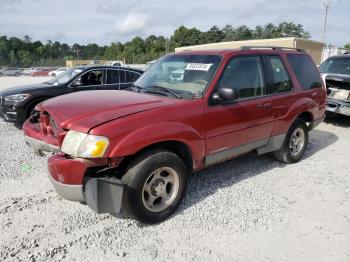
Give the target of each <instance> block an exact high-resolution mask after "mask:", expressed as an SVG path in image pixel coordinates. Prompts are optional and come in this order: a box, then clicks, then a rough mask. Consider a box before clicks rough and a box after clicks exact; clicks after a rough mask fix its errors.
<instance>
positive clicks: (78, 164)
mask: <svg viewBox="0 0 350 262" xmlns="http://www.w3.org/2000/svg"><path fill="white" fill-rule="evenodd" d="M101 161H102V162H100V163H98V162H94V161H92V160H86V159H74V158H68V157H66V156H64V155H60V154H56V155H53V156H52V157H50V158H49V159H48V170H49V177H50V180H51V182H52V184H53V186H54V188H55V190H56V192H57V193H58V194H59V195H60V196H62V197H63V198H65V199H67V200H70V201H78V202H85V203H87V205H88V206H89V207H90V208H91V209H92V210H93V211H95V212H97V213H119V212H120V210H121V206H122V198H123V191H124V184H123V183H122V182H121V181H120V180H119V179H116V178H114V177H111V176H107V175H103V174H102V175H101V176H99V175H97V173H98V171H96V170H106V169H107V170H108V167H106V165H107V163H105V162H104V160H101ZM90 168H91V169H90ZM89 171H90V172H89ZM91 171H92V172H91Z"/></svg>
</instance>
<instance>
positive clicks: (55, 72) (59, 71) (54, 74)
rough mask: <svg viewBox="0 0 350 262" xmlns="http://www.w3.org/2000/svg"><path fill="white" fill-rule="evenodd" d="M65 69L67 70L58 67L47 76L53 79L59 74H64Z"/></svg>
mask: <svg viewBox="0 0 350 262" xmlns="http://www.w3.org/2000/svg"><path fill="white" fill-rule="evenodd" d="M67 69H68V68H67V67H60V68H57V69H55V70H52V71H50V72H49V76H53V77H55V76H58V75H59V74H61V73H63V72H65V71H67Z"/></svg>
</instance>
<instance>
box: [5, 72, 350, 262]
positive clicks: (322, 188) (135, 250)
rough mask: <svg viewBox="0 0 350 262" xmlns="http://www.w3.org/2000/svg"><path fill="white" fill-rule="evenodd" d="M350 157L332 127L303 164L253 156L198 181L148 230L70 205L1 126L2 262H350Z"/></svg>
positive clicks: (334, 122) (342, 123) (316, 139)
mask: <svg viewBox="0 0 350 262" xmlns="http://www.w3.org/2000/svg"><path fill="white" fill-rule="evenodd" d="M46 79H47V78H46ZM46 79H45V78H31V77H19V78H14V77H2V78H0V89H3V88H6V87H10V86H13V85H17V84H27V83H33V82H44V81H45V80H46ZM349 149H350V120H349V119H347V118H342V117H337V118H335V119H331V120H328V122H327V123H323V124H321V125H320V126H319V127H317V129H316V130H314V131H313V132H311V133H310V142H309V145H308V147H307V151H306V153H305V156H304V158H303V160H302V161H301V162H299V163H297V164H294V165H285V164H282V163H279V162H277V161H276V160H274V158H273V157H272V156H271V155H270V154H268V155H264V156H255V155H254V154H249V155H247V156H242V157H240V158H238V159H235V160H233V161H229V162H226V163H224V164H220V165H217V166H214V167H211V168H209V169H207V170H205V171H201V172H198V173H196V174H193V175H192V176H191V177H190V179H189V187H188V191H187V195H186V197H185V199H184V202H183V203H182V204H181V206H180V208H179V209H178V211H177V212H176V213H175V215H174V216H172V217H170V219H168V220H166V221H165V222H163V223H161V224H159V225H153V226H146V225H142V224H140V223H138V222H137V221H135V220H132V219H130V218H128V217H126V216H125V215H116V216H112V215H107V214H104V215H98V214H95V213H94V212H93V211H91V210H90V209H89V208H88V207H87V206H84V205H80V204H77V203H73V202H69V201H66V200H63V199H62V198H61V197H59V196H58V195H57V194H56V192H55V191H54V190H53V188H52V186H51V183H50V182H49V180H48V178H47V175H46V158H40V157H37V156H35V155H34V154H33V153H32V152H30V150H29V148H27V146H26V145H25V144H24V142H23V135H22V133H21V132H20V130H18V129H16V128H15V127H14V126H13V125H12V124H9V123H5V122H4V121H3V120H0V235H1V236H0V261H3V260H7V259H8V260H41V261H42V260H48V259H53V260H66V261H72V260H78V261H80V260H84V259H88V260H90V261H95V260H113V261H119V260H120V261H149V260H153V261H293V262H296V261H327V262H329V261H350V153H349Z"/></svg>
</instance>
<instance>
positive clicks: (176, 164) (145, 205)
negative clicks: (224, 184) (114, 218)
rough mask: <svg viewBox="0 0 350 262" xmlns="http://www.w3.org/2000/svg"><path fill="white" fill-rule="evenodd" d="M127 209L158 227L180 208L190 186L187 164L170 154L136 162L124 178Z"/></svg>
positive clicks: (158, 153) (155, 154)
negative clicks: (188, 185)
mask: <svg viewBox="0 0 350 262" xmlns="http://www.w3.org/2000/svg"><path fill="white" fill-rule="evenodd" d="M122 180H123V182H124V183H125V184H126V185H127V187H126V189H125V195H124V207H125V208H126V209H127V210H128V211H129V212H130V213H131V215H133V216H134V217H135V218H136V219H137V220H139V221H141V222H145V223H150V224H152V223H157V222H160V221H162V220H164V219H166V218H167V217H169V216H170V215H171V214H172V213H174V211H175V210H176V208H177V207H178V206H179V205H180V203H181V201H182V199H183V197H184V194H185V191H186V184H187V171H186V168H185V165H184V163H183V161H182V160H181V159H180V158H179V157H178V156H177V155H176V154H174V153H172V152H168V151H160V150H155V151H150V152H147V153H145V154H143V155H141V156H139V157H137V158H136V159H135V161H134V162H133V163H131V165H130V166H129V168H128V171H127V173H126V174H125V175H124V177H123V178H122Z"/></svg>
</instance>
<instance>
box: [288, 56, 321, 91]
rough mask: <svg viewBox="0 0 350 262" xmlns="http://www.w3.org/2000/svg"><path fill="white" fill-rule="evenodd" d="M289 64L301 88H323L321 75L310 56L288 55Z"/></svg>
mask: <svg viewBox="0 0 350 262" xmlns="http://www.w3.org/2000/svg"><path fill="white" fill-rule="evenodd" d="M287 57H288V62H289V63H290V65H291V66H292V68H293V71H294V73H295V75H296V77H297V79H298V81H299V84H300V86H301V87H302V88H303V89H305V90H307V89H312V88H317V87H321V86H322V84H321V83H322V80H321V77H320V73H319V72H318V71H317V69H316V67H315V64H314V63H313V62H312V60H311V58H310V57H309V56H308V55H292V54H289V55H287Z"/></svg>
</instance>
